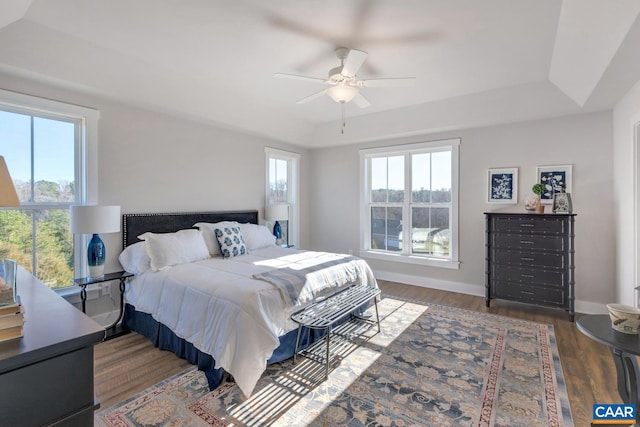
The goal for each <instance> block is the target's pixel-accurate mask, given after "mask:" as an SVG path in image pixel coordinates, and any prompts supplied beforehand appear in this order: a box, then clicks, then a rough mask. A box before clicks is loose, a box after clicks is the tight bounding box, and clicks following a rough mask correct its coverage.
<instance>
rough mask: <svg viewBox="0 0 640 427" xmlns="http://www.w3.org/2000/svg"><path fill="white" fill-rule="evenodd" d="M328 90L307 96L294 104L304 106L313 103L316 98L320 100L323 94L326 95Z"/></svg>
mask: <svg viewBox="0 0 640 427" xmlns="http://www.w3.org/2000/svg"><path fill="white" fill-rule="evenodd" d="M327 90H328V89H325V90H321V91H320V92H316V93H314V94H313V95H309V96H307V97H306V98H302V99H301V100H299V101H298V102H296V104H306V103H307V102H309V101H313V100H314V99H316V98H320V97H321V96H322V95H324V94H325V93H327Z"/></svg>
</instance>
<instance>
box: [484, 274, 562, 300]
mask: <svg viewBox="0 0 640 427" xmlns="http://www.w3.org/2000/svg"><path fill="white" fill-rule="evenodd" d="M492 288H493V289H492V293H493V295H494V296H495V297H496V298H504V299H509V300H515V301H521V302H535V303H544V304H547V305H557V306H562V305H564V304H565V302H566V301H565V290H564V288H546V287H541V286H530V285H525V284H520V283H513V282H506V281H500V280H497V281H495V282H494V283H493V285H492Z"/></svg>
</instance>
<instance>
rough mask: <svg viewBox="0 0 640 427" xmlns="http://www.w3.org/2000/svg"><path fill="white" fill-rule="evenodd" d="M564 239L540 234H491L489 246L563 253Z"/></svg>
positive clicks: (564, 248)
mask: <svg viewBox="0 0 640 427" xmlns="http://www.w3.org/2000/svg"><path fill="white" fill-rule="evenodd" d="M565 242H566V239H565V238H564V237H563V236H545V235H541V234H510V233H494V234H491V240H490V244H491V246H493V247H495V248H502V249H519V250H525V251H527V250H535V249H544V250H551V251H565V250H566V249H567V248H566V243H565Z"/></svg>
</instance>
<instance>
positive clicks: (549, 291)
mask: <svg viewBox="0 0 640 427" xmlns="http://www.w3.org/2000/svg"><path fill="white" fill-rule="evenodd" d="M575 216H576V215H575V214H527V213H507V212H487V213H485V217H486V247H487V251H486V282H485V286H486V305H487V307H489V305H490V303H491V300H492V299H494V298H500V299H505V300H511V301H518V302H523V303H529V304H535V305H539V306H547V307H558V308H564V309H565V310H566V311H567V313H568V315H569V320H570V321H572V322H573V320H574V317H575V308H574V301H575V292H574V286H575V280H574V242H573V238H574V218H575Z"/></svg>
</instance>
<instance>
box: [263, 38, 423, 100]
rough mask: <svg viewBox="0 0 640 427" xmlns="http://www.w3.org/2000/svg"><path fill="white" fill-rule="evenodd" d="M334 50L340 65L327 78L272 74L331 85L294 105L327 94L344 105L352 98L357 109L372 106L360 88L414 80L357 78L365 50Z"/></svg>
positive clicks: (397, 84)
mask: <svg viewBox="0 0 640 427" xmlns="http://www.w3.org/2000/svg"><path fill="white" fill-rule="evenodd" d="M335 53H336V56H337V57H338V59H340V66H338V67H335V68H332V69H331V70H329V77H328V78H327V79H321V78H317V77H308V76H300V75H296V74H284V73H276V74H274V77H283V78H289V79H296V80H304V81H309V82H315V83H322V84H327V85H330V86H331V87H329V88H327V89H324V90H321V91H320V92H316V93H314V94H312V95H309V96H307V97H305V98H302V99H301V100H299V101H298V102H297V104H304V103H307V102H309V101H313V100H314V99H316V98H319V97H321V96H323V95H325V94H327V95H329V96H330V97H331V99H333V100H334V101H336V102H339V103H341V104H343V106H344V104H346V103H347V102H350V101H353V102H354V103H355V104H356V105H357V106H358V107H360V108H366V107H368V106H370V105H371V103H370V102H369V101H368V100H367V99H366V98H365V97H364V96H362V94H361V93H360V89H361V88H365V87H391V86H396V87H397V86H409V85H411V84H412V83H413V81H414V80H415V77H390V78H379V79H364V80H358V79H357V78H356V75H357V74H358V71H359V70H360V67H362V64H363V63H364V61H365V59H367V52H363V51H361V50H356V49H348V48H346V47H339V48H337V49H336V50H335Z"/></svg>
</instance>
